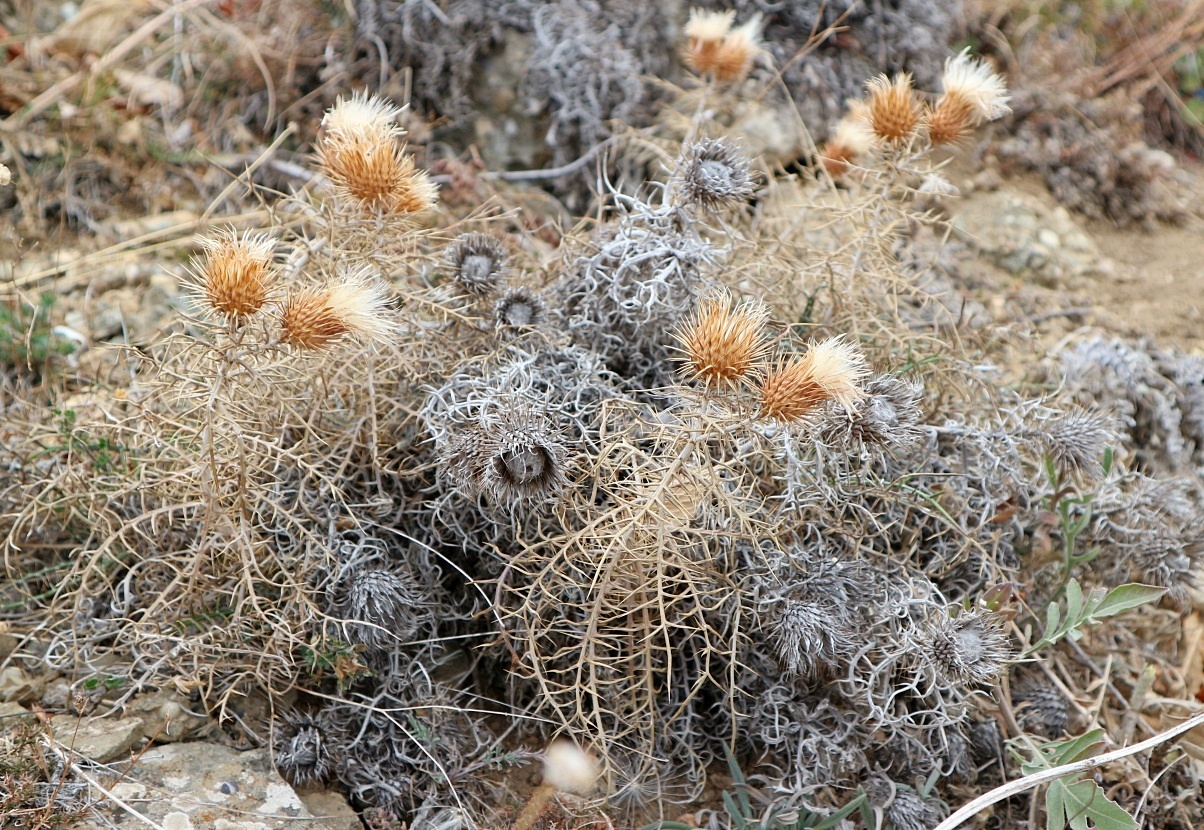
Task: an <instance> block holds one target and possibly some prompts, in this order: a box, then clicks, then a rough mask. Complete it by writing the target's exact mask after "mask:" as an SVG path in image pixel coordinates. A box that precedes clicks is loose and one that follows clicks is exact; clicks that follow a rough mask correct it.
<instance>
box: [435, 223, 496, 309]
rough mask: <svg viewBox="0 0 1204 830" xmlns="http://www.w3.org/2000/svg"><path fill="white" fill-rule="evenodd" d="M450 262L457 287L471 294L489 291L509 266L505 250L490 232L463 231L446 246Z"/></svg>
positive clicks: (494, 286) (448, 262) (448, 261)
mask: <svg viewBox="0 0 1204 830" xmlns="http://www.w3.org/2000/svg"><path fill="white" fill-rule="evenodd" d="M447 264H448V265H449V266H450V267H451V269H452V278H453V279H454V280H455V281H456V285H457V286H459V287H460V288H462V289H463V290H464V291H467V292H468V293H469V294H478V295H480V294H488V293H490V292H492V291H493V290H494V289H495V288H496V287H497V284H498V280H499V279H501V276H502V272H503V271H504V270H505V269H506V249H505V248H503V247H502V243H501V241H500V240H498V239H497V238H495V237H492V236H489V235H488V234H484V233H477V232H476V231H473V232H471V233H464V234H460V235H459V236H457V237H456V240H455V241H454V242H452V244H451V245H449V246H448V248H447Z"/></svg>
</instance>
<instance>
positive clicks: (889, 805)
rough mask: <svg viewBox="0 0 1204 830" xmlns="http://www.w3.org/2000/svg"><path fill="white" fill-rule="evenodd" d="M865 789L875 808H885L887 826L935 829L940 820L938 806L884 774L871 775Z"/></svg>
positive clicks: (919, 829)
mask: <svg viewBox="0 0 1204 830" xmlns="http://www.w3.org/2000/svg"><path fill="white" fill-rule="evenodd" d="M865 791H866V795H867V796H869V800H870V803H871V804H872V805H873V806H874V808H875V810H881V811H882V813H883V815H884V816H885V817H886V821H887V826H889V827H893V828H894V830H932V828H933V827H936V826H937V825H938V824H940V823H941V811H940V810H939V809H938V808H937V806H936V805H934V804H933V803H932V802H931V801H929V800H928V799H926V798H924V797H923V796H921V795H920V794H919V793H917V792H916V791H915V790H913V789H911V788H910V787H904V786H901V785H899V784H896V783H894V782H893V781H891V780H890V779H888V778H886V777H885V776H883V775H874V776H873V777H872V778H870V780H869V781H867V782H866V785H865Z"/></svg>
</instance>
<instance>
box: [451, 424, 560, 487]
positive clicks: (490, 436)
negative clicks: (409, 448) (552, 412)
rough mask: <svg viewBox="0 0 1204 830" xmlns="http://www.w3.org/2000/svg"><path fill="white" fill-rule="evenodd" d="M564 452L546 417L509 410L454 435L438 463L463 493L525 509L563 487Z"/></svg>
mask: <svg viewBox="0 0 1204 830" xmlns="http://www.w3.org/2000/svg"><path fill="white" fill-rule="evenodd" d="M567 454H568V453H567V450H566V448H565V446H564V442H563V439H562V437H561V436H560V434H559V433H558V432H557V431H556V430H554V429H553V427H552V425H551V423H550V422H549V421H548V419H547V418H546V417H545V416H543V415H542V414H540V413H537V412H533V411H531V410H527V409H522V408H518V409H516V408H508V409H506V410H505V411H504V412H503V414H502V415H501V416H500V417H495V418H491V419H487V420H483V421H482V423H480V424H478V425H475V426H473V427H471V428H469V429H466V430H464V431H463V432H461V433H460V434H459V435H458V436H456V437H455V438H454V439H453V440H452V441H451V442H450V443H449V444H448V446H447V448H446V450H445V451H444V453H443V455H442V458H441V459H440V463H441V466H442V467H443V468H444V469H445V470H447V473H448V477H449V478H450V479H451V480H452V482H453V483H454V484H455V485H456V486H457V487H459V488H460V489H461V490H462V491H464V492H465V493H466V494H468V495H476V494H477V493H484V494H485V496H486V498H488V499H489V500H490V501H491V502H493V503H495V504H503V505H520V506H525V505H531V504H535V503H537V502H539V501H542V500H545V499H548V498H550V497H552V496H555V495H556V494H557V493H558V492H559V491H560V490H562V489H563V488H564V486H565V484H566V483H567V479H566V476H565V457H566V456H567Z"/></svg>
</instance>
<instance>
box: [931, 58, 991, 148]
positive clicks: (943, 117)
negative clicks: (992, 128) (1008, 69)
mask: <svg viewBox="0 0 1204 830" xmlns="http://www.w3.org/2000/svg"><path fill="white" fill-rule="evenodd" d="M969 53H970V50H969V49H968V48H967V49H966V50H964V51H962V52H961V53H960V54H958V55H957V56H956V57H953V58H950V59H949V60H948V61H947V62H946V63H945V73H944V75H943V76H942V78H941V86H942V87H943V90H944V91H943V92H942V94H941V96H940V98H938V99H937V101H936V104H935V105H933V106H930V107H928V108H927V109H926V111H925V113H924V124H925V126H926V127H927V129H928V139H929V141H931V142H932V143H933V144H953V143H955V142H957V141H958V140H959V139H961V138H962V137H963V136H964V135H966V134H967V133H968V132H969V131H970V130H972V129H973V128H974V127H976V126H978V125H979V124H982V123H984V122H986V121H995V120H996V119H999V118H1002V117H1003V116H1005V115H1007V114H1008V113H1009V112H1011V109H1010V108H1009V107H1008V105H1007V102H1008V95H1007V87H1006V86H1005V84H1004V81H1003V79H1002V78H1001V77H999V76H998V75H996V74H995V73H994V72H992V71H991V69H990V67H988V66H987V65H986V64H985V63H983V62H982V61H979V60H975V59H973V58H971V57H970V55H969Z"/></svg>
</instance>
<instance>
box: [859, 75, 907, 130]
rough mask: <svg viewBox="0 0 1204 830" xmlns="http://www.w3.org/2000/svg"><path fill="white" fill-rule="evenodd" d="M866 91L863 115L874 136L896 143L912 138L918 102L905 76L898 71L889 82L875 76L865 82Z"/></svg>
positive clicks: (883, 77) (882, 77)
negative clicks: (865, 116)
mask: <svg viewBox="0 0 1204 830" xmlns="http://www.w3.org/2000/svg"><path fill="white" fill-rule="evenodd" d="M866 89H867V93H866V115H867V118H868V120H869V124H870V129H872V130H873V131H874V134H875V135H876V136H878V137H879V138H881V139H882V140H884V141H890V142H896V143H897V142H903V141H906V140H907V139H909V138H911V137H912V136H913V135H915V131H916V126H917V125H919V123H920V102H919V101H918V100H917V99H916V95H915V91H914V90H913V89H912V85H911V75H910V74H909V73H907V72H902V73H900V74H898V75H896V76H895V77H894V79H893V80H890V79H888V78H887V77H886V76H885V75H879V76H878V77H876V78H872V79H870V80H869V81H868V82H867V83H866Z"/></svg>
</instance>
